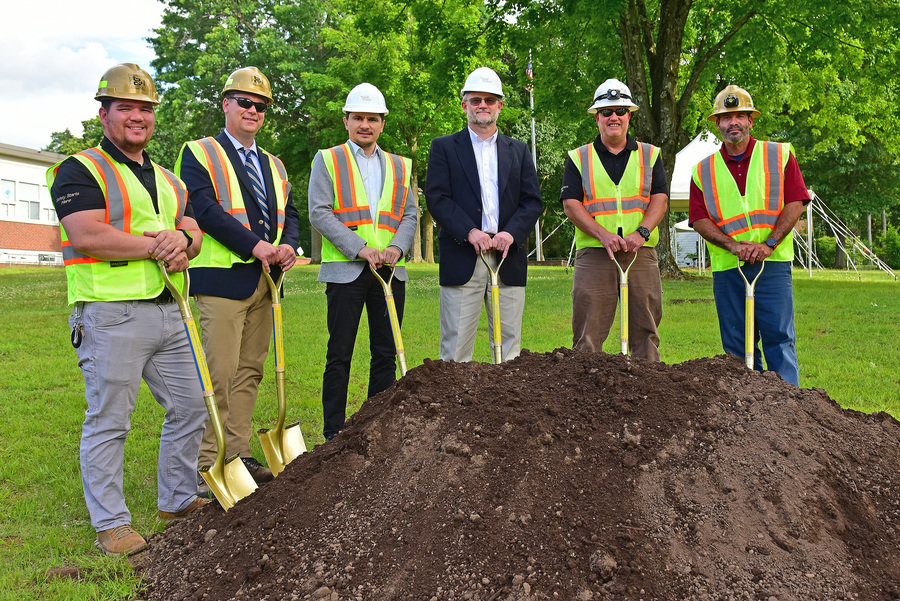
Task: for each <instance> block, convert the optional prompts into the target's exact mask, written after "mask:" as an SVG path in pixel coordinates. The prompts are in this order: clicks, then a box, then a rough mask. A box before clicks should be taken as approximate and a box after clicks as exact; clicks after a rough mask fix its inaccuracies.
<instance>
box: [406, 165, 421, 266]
mask: <svg viewBox="0 0 900 601" xmlns="http://www.w3.org/2000/svg"><path fill="white" fill-rule="evenodd" d="M409 184H410V190H412V193H411V194H410V196H411V197H412V198H410V199H408V200H407V201H406V202H413V201H415V203H416V235H415V236H414V237H413V245H412V257H410V260H411V261H412V262H413V263H422V261H423V259H422V211H421V210H420V209H419V206H420V205H419V198H421V194H420V193H419V178H418V176H417V175H416V170H415V169H413V172H412V179H411V180H410V182H409Z"/></svg>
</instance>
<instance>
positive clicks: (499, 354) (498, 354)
mask: <svg viewBox="0 0 900 601" xmlns="http://www.w3.org/2000/svg"><path fill="white" fill-rule="evenodd" d="M478 256H479V257H481V261H482V262H483V263H484V266H485V267H487V270H488V273H490V274H491V318H492V320H491V325H492V329H493V330H494V353H493V355H494V364H495V365H500V364H501V363H503V335H502V333H501V331H500V266H501V265H503V261H504V260H505V259H506V257H501V259H500V262H499V263H497V269H491V266H490V264H488V262H487V259H485V258H484V253H478Z"/></svg>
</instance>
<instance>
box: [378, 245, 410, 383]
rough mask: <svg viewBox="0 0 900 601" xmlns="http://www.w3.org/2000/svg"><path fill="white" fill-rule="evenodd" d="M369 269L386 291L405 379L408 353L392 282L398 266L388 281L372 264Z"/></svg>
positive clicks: (386, 301)
mask: <svg viewBox="0 0 900 601" xmlns="http://www.w3.org/2000/svg"><path fill="white" fill-rule="evenodd" d="M369 269H370V270H372V274H373V275H374V276H375V279H377V280H378V283H380V284H381V289H382V290H383V291H384V302H385V303H386V304H387V311H388V319H389V320H390V322H391V334H393V336H394V348H395V349H396V351H397V360H398V361H399V362H400V376H401V377H403V376H405V375H406V351H405V350H404V349H403V335H402V333H401V332H400V318H399V317H398V316H397V304H396V302H395V301H394V290H393V289H392V288H391V282H392V281H393V280H394V270H395V269H397V266H396V265H395V266H394V267H391V275H390V277H389V278H388V279H387V281H385V280H384V278H383V277H381V275H379V273H378V270H376V269H375V268H374V267H372V264H371V263H369Z"/></svg>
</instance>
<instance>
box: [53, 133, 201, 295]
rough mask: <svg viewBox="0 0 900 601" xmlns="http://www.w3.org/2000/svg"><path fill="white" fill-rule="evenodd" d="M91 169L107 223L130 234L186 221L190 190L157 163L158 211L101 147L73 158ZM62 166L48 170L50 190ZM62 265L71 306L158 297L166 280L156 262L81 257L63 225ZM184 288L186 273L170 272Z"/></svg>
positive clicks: (138, 184) (130, 175)
mask: <svg viewBox="0 0 900 601" xmlns="http://www.w3.org/2000/svg"><path fill="white" fill-rule="evenodd" d="M72 156H73V157H74V158H75V159H76V160H77V161H78V162H80V163H81V164H82V165H84V166H85V167H87V170H88V171H89V172H90V173H91V175H92V176H93V177H94V179H95V180H97V184H99V186H100V189H101V191H102V192H103V197H104V198H105V199H106V217H105V219H104V221H105V222H106V223H108V224H109V225H111V226H113V227H114V228H116V229H118V230H121V231H123V232H125V233H126V234H134V235H137V236H141V235H143V233H144V232H145V231H161V230H172V229H175V226H177V225H178V224H180V223H181V219H182V218H183V217H184V209H185V206H186V205H187V188H185V186H184V183H182V181H181V180H180V179H178V178H177V177H176V176H175V174H173V173H172V172H171V171H168V170H167V169H164V168H163V167H160V166H159V165H157V164H156V163H153V171H154V173H155V174H156V196H157V204H158V205H159V213H157V212H156V211H155V210H154V209H153V199H152V198H151V197H150V193H149V192H147V189H146V188H145V187H144V186H143V184H142V183H141V182H140V181H139V180H138V178H137V177H136V176H135V175H134V173H132V171H131V169H129V168H128V166H127V165H125V164H123V163H120V162H118V161H116V160H115V159H114V158H112V157H111V156H110V155H109V154H108V153H107V152H106V151H105V150H103V149H102V148H100V147H99V146H97V147H95V148H89V149H87V150H83V151H81V152H79V153H78V154H75V155H72ZM61 164H62V162H60V163H57V164H56V165H54V166H53V167H51V168H50V169H48V170H47V186H48V187H50V188H52V187H53V182H54V180H55V179H56V173H57V171H58V170H59V166H60V165H61ZM59 233H60V238H61V239H62V254H63V263H64V264H65V266H66V280H67V281H68V288H69V304H72V303H75V302H79V301H80V302H93V301H125V300H137V299H142V298H154V297H155V296H157V295H159V293H161V292H162V291H163V288H164V287H165V282H164V281H163V278H162V274H161V273H160V271H159V266H158V265H157V264H156V261H155V260H153V259H128V260H112V261H105V260H103V259H95V258H94V257H91V256H88V255H85V254H82V253H80V252H78V251H77V250H75V249H74V248H73V247H72V244H71V243H70V242H69V237H68V235H67V234H66V228H64V227H63V226H62V225H60V226H59ZM169 277H170V278H171V279H172V283H173V284H175V286H176V287H178V288H179V289H180V288H181V286H182V285H183V283H184V281H183V278H184V275H183V274H181V273H172V274H169Z"/></svg>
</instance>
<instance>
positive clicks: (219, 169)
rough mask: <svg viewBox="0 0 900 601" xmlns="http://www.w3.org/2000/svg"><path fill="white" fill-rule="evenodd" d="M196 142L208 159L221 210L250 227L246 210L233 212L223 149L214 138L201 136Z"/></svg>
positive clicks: (229, 181) (229, 180) (229, 182)
mask: <svg viewBox="0 0 900 601" xmlns="http://www.w3.org/2000/svg"><path fill="white" fill-rule="evenodd" d="M197 143H198V144H200V146H201V147H202V148H203V150H204V151H205V153H206V158H207V160H208V161H209V168H210V169H211V170H212V173H211V175H212V178H213V188H215V190H216V196H218V199H217V200H218V201H219V204H220V205H221V206H222V210H223V211H225V212H226V213H228V214H230V215H231V216H232V217H234V218H235V219H236V220H237V221H238V222H239V223H240V224H241V225H243V226H245V227H250V219H249V218H248V217H247V212H246V211H239V212H237V213H235V212H233V211H234V206H233V203H232V200H231V178H230V177H229V171H228V166H226V165H225V164H224V163H223V160H224V157H223V156H222V154H221V151H224V149H223V148H222V147H221V146H220V145H219V143H218V142H216V141H215V139H214V138H203V139H200V140H197Z"/></svg>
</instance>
